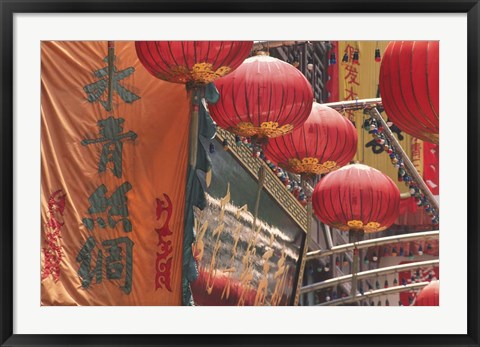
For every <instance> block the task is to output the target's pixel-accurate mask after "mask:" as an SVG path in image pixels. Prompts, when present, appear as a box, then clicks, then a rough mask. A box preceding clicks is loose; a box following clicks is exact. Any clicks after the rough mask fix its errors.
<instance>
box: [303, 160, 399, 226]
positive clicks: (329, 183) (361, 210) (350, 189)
mask: <svg viewBox="0 0 480 347" xmlns="http://www.w3.org/2000/svg"><path fill="white" fill-rule="evenodd" d="M312 203H313V209H314V212H315V214H316V215H317V217H318V218H319V219H320V220H321V221H322V222H323V223H325V224H327V225H330V226H332V227H334V228H337V229H340V230H343V231H347V230H359V231H360V230H363V231H364V232H367V233H368V232H378V231H382V230H385V229H386V228H388V227H389V226H390V225H392V224H393V222H394V221H395V219H396V218H397V217H398V213H399V206H400V191H399V190H398V188H397V186H396V184H395V183H394V182H393V181H392V180H391V179H390V178H389V177H388V176H387V175H385V174H383V173H382V172H380V171H378V170H376V169H374V168H372V167H369V166H367V165H363V164H352V165H347V166H344V167H343V168H341V169H338V170H337V171H334V172H332V173H329V174H328V175H326V176H325V177H323V178H322V179H321V180H320V182H319V183H318V184H317V186H316V187H315V189H314V191H313V195H312Z"/></svg>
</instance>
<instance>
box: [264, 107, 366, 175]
mask: <svg viewBox="0 0 480 347" xmlns="http://www.w3.org/2000/svg"><path fill="white" fill-rule="evenodd" d="M357 142H358V135H357V130H356V128H355V127H354V126H353V124H352V122H350V120H348V119H347V118H346V117H344V116H342V115H341V114H340V113H338V112H337V111H336V110H334V109H333V108H330V107H328V106H324V105H321V104H318V103H316V102H314V103H313V107H312V111H311V113H310V115H309V117H308V119H307V121H306V122H305V123H304V124H303V125H302V126H300V127H299V128H298V129H296V130H294V131H293V132H291V133H289V134H287V135H284V136H280V137H276V138H274V139H271V140H270V141H269V142H268V144H267V145H266V147H265V149H264V153H265V156H266V157H267V158H268V159H269V160H270V161H272V162H273V163H274V164H277V165H279V166H280V167H282V168H284V169H285V170H287V171H290V172H293V173H296V174H302V173H306V174H316V175H319V174H324V173H328V172H330V171H333V170H336V169H338V168H339V167H342V166H344V165H346V164H348V163H349V162H350V161H351V160H352V159H353V158H354V156H355V153H356V152H357Z"/></svg>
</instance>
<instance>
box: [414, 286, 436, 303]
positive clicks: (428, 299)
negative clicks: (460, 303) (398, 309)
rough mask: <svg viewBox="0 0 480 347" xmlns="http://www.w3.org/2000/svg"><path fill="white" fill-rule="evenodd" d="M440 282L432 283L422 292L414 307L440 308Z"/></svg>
mask: <svg viewBox="0 0 480 347" xmlns="http://www.w3.org/2000/svg"><path fill="white" fill-rule="evenodd" d="M439 303H440V281H431V282H430V283H429V284H427V285H426V286H425V287H423V288H422V290H420V292H419V293H418V294H417V298H416V299H415V303H414V304H413V306H439Z"/></svg>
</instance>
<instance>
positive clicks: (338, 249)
mask: <svg viewBox="0 0 480 347" xmlns="http://www.w3.org/2000/svg"><path fill="white" fill-rule="evenodd" d="M438 237H439V232H438V230H435V231H425V232H420V233H412V234H405V235H398V236H387V237H380V238H378V239H373V240H365V241H360V242H357V243H356V244H353V243H347V244H345V245H341V246H335V247H332V248H331V249H327V250H318V251H313V252H308V253H307V259H313V258H321V257H327V256H330V255H334V254H337V253H343V252H347V251H352V250H354V249H355V248H358V249H363V248H369V247H374V246H381V245H386V244H389V243H392V242H405V241H413V240H419V239H437V238H438Z"/></svg>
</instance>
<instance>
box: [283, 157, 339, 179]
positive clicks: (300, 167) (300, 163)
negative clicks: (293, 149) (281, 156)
mask: <svg viewBox="0 0 480 347" xmlns="http://www.w3.org/2000/svg"><path fill="white" fill-rule="evenodd" d="M318 161H319V160H318V159H317V158H312V157H307V158H303V159H302V160H299V159H297V158H291V159H288V161H287V163H279V166H280V167H282V168H283V169H286V170H287V171H291V172H294V173H296V174H301V173H309V174H316V175H321V174H326V173H329V172H331V171H334V170H337V169H338V168H339V166H338V165H337V162H335V161H331V160H329V161H326V162H324V163H319V162H318Z"/></svg>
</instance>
